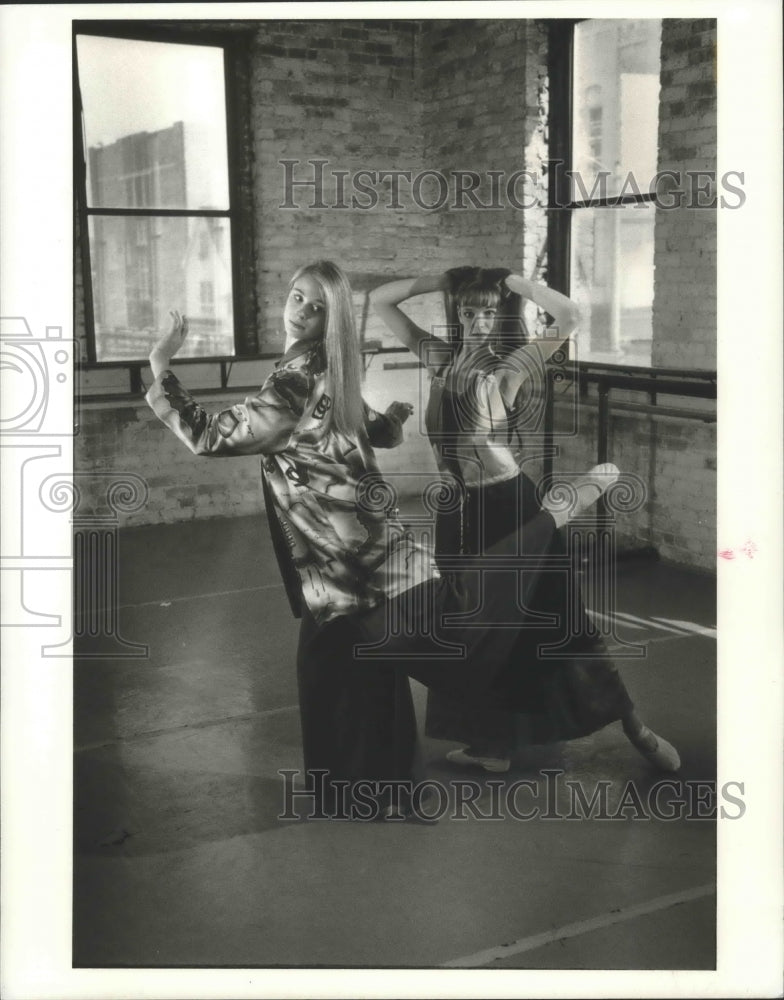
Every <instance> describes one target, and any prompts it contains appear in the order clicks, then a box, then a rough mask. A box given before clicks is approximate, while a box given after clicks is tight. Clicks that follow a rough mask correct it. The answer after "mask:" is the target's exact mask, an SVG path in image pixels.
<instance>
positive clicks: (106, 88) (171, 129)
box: [77, 35, 229, 210]
mask: <svg viewBox="0 0 784 1000" xmlns="http://www.w3.org/2000/svg"><path fill="white" fill-rule="evenodd" d="M77 55H78V61H79V86H80V90H81V94H82V104H83V111H84V130H85V142H86V147H87V148H86V150H85V158H86V160H87V204H88V206H89V207H91V208H190V209H202V208H210V209H221V210H226V209H228V207H229V189H228V168H227V159H226V102H225V96H224V78H223V49H221V48H216V47H210V46H204V45H172V44H170V43H165V42H140V41H135V40H127V39H123V38H101V37H95V36H92V35H79V36H78V37H77Z"/></svg>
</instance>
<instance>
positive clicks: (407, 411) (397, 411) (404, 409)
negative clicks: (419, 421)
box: [387, 400, 414, 424]
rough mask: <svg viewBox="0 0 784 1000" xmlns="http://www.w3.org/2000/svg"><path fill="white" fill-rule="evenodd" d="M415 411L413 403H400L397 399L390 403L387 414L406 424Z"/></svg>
mask: <svg viewBox="0 0 784 1000" xmlns="http://www.w3.org/2000/svg"><path fill="white" fill-rule="evenodd" d="M413 412H414V407H413V406H412V405H411V403H400V402H398V401H397V400H396V401H395V402H394V403H390V404H389V406H388V407H387V416H388V417H394V418H395V419H396V420H399V421H400V423H401V424H404V423H405V422H406V421H407V420H408V418H409V417H410V416H411V414H412V413H413Z"/></svg>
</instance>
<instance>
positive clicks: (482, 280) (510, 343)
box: [447, 267, 530, 355]
mask: <svg viewBox="0 0 784 1000" xmlns="http://www.w3.org/2000/svg"><path fill="white" fill-rule="evenodd" d="M448 273H449V280H450V287H449V295H448V296H447V323H448V326H449V339H450V341H451V342H452V343H453V344H459V343H460V340H461V338H462V327H461V325H460V319H459V316H458V310H459V309H460V307H461V306H466V305H475V306H492V307H494V308H495V309H497V310H498V316H497V319H496V324H495V330H494V332H493V341H492V344H491V345H490V346H491V348H492V350H493V351H495V353H496V354H499V355H504V354H509V353H511V352H512V351H514V350H516V349H517V348H518V347H522V346H523V344H527V343H528V341H529V339H530V338H529V336H528V331H527V330H526V328H525V323H524V322H523V317H522V300H521V297H520V296H519V295H517V294H516V293H515V292H512V291H510V290H509V289H508V288H507V286H506V284H505V283H504V279H505V278H506V277H507V276H508V275H510V274H511V273H512V272H511V271H510V270H509V269H508V268H505V267H494V268H482V267H459V268H453V269H452V270H451V271H449V272H448Z"/></svg>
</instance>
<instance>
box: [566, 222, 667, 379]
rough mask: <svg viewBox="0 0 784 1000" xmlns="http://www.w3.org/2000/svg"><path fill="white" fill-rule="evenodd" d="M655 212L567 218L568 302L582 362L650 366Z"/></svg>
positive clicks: (578, 354)
mask: <svg viewBox="0 0 784 1000" xmlns="http://www.w3.org/2000/svg"><path fill="white" fill-rule="evenodd" d="M655 218H656V209H655V207H654V206H653V205H652V204H650V203H648V204H646V205H643V206H641V205H625V206H623V207H621V208H581V209H577V210H575V211H574V212H572V240H571V246H572V260H571V276H572V281H571V297H572V298H573V299H575V301H577V302H578V303H579V304H580V306H581V307H582V309H583V312H584V322H583V324H582V326H581V330H582V333H581V335H580V337H579V340H578V345H577V356H578V359H579V360H582V361H588V360H591V361H606V362H609V363H615V362H620V363H624V364H625V363H633V364H637V365H646V366H647V365H650V363H651V341H652V337H653V325H652V309H653V227H654V222H655Z"/></svg>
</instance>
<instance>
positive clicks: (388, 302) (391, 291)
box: [370, 274, 449, 356]
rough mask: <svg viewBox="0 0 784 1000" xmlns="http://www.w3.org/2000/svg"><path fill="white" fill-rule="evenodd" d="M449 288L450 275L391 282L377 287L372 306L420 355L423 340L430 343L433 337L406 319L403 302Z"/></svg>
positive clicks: (398, 336)
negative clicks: (416, 296) (415, 296)
mask: <svg viewBox="0 0 784 1000" xmlns="http://www.w3.org/2000/svg"><path fill="white" fill-rule="evenodd" d="M448 287H449V279H448V276H447V275H446V274H439V275H432V276H431V275H425V276H423V277H420V278H402V279H401V280H400V281H390V282H388V283H387V284H386V285H380V286H379V287H378V288H374V289H373V291H372V292H371V293H370V304H371V306H372V307H373V309H374V310H375V312H376V313H377V314H378V315H379V316H380V317H381V319H383V320H384V322H385V323H386V325H387V326H388V327H389V329H390V330H391V331H392V332H393V333H394V334H395V336H396V337H397V338H398V340H400V342H401V343H402V344H403V345H404V346H405V347H407V348H408V349H409V350H410V351H413V352H414V354H416V355H417V356H419V355H420V349H421V344H422V341H423V340H430V339H431V337H432V335H431V334H430V333H428V332H427V330H423V329H422V327H421V326H417V325H416V323H414V321H413V320H412V319H410V318H409V317H408V316H406V314H405V313H404V312H403V310H402V309H401V308H400V303H401V302H405V300H406V299H410V298H413V296H414V295H425V294H427V293H428V292H443V291H446V290H447V288H448Z"/></svg>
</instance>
